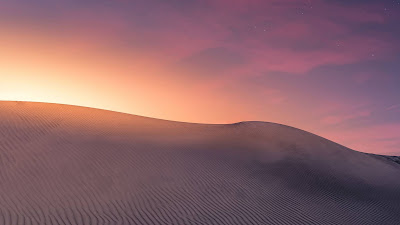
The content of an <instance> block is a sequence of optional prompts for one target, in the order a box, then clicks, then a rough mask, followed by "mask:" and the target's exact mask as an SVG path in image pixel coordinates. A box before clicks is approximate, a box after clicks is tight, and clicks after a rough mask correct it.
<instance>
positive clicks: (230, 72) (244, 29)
mask: <svg viewBox="0 0 400 225" xmlns="http://www.w3.org/2000/svg"><path fill="white" fill-rule="evenodd" d="M399 21H400V0H374V1H371V0H341V1H338V0H304V1H301V0H271V1H268V0H201V1H200V0H198V1H196V0H168V1H166V0H107V1H105V0H79V1H78V0H58V1H55V0H35V1H32V0H0V35H3V36H7V35H9V36H10V37H15V36H17V37H18V40H17V41H13V42H12V43H11V42H10V43H11V44H9V46H11V47H9V48H8V49H9V51H12V50H13V49H17V47H16V46H17V45H18V46H25V45H24V44H26V43H28V42H29V45H30V46H31V45H36V44H37V45H38V46H39V45H40V46H41V47H40V49H55V47H54V46H61V47H59V48H58V47H57V48H56V50H54V51H55V52H57V54H60V55H63V54H65V55H68V54H72V53H74V52H75V53H81V52H82V53H84V54H87V55H85V57H86V58H85V59H86V60H93V61H95V60H97V57H101V58H102V60H104V62H105V63H104V62H103V61H102V63H101V65H103V66H104V67H105V68H106V69H109V70H110V71H111V70H112V69H113V66H112V65H118V71H119V72H118V73H116V72H115V73H112V72H110V73H109V74H108V75H107V74H102V75H98V79H99V80H103V81H107V82H108V84H109V85H110V87H112V88H110V89H107V90H108V91H109V96H110V98H109V99H106V100H104V101H108V102H105V103H104V104H103V105H107V106H109V108H111V109H114V110H117V111H125V112H129V113H132V114H139V115H146V116H153V117H159V118H165V119H172V120H184V121H191V122H205V123H225V122H236V121H240V120H262V121H271V122H278V123H284V124H287V125H291V126H295V127H298V128H301V129H305V130H307V131H311V132H313V133H316V134H318V135H321V136H323V137H326V138H328V139H331V140H333V141H336V142H338V143H340V144H344V145H346V146H348V147H351V148H353V149H356V150H360V151H367V152H376V153H386V154H400V98H399V97H400V88H399V87H400V74H399V73H400V44H399V41H400V22H399ZM32 37H35V38H34V40H35V41H37V42H34V41H31V40H32V39H33V38H32ZM10 39H13V38H10ZM14 39H15V38H14ZM49 39H51V40H56V41H54V42H51V43H49V41H48V40H49ZM4 40H5V39H4ZM4 40H3V39H1V38H0V41H3V44H4V46H5V45H6V44H7V43H6V42H5V41H4ZM31 42H34V43H31ZM38 43H40V44H38ZM26 45H28V44H26ZM43 46H45V47H43ZM46 46H48V47H46ZM16 51H17V50H16ZM18 51H21V50H18ZM27 51H28V50H27ZM43 52H45V51H43ZM9 53H10V52H4V51H3V53H1V55H0V60H1V59H3V60H4V59H6V58H7V57H9V56H8V55H7V54H9ZM30 54H32V55H31V57H32V58H38V57H39V56H38V57H36V55H35V54H40V57H42V58H46V57H45V56H46V54H50V53H38V52H35V53H30ZM2 57H3V58H2ZM48 57H49V58H51V57H50V56H48ZM71 58H72V59H70V58H68V59H66V60H67V61H68V60H73V58H74V57H71ZM24 60H26V59H21V58H19V59H18V63H21V62H25V61H24ZM68 62H69V61H68ZM85 62H86V61H84V60H83V61H82V64H84V63H85ZM0 65H2V64H0ZM8 65H9V64H8ZM41 65H42V64H41ZM74 65H75V64H74ZM90 65H92V64H90ZM99 65H100V63H99ZM63 66H65V65H63ZM63 66H61V67H60V70H63ZM86 66H87V67H90V66H89V63H87V65H86ZM110 68H111V69H110ZM107 71H108V70H107ZM121 71H122V72H121ZM137 71H140V73H138V72H137ZM150 71H151V72H150ZM149 74H150V75H149ZM24 76H32V77H33V76H40V75H37V74H36V75H27V74H25V75H24ZM54 76H55V77H60V79H63V80H67V81H68V79H71V82H72V79H73V78H71V77H69V76H66V75H57V76H56V75H54ZM79 76H80V77H87V78H88V80H93V77H95V76H94V75H85V74H83V73H82V74H79ZM21 77H22V75H21ZM21 77H17V76H13V77H11V75H7V74H6V72H4V71H1V70H0V83H2V84H0V88H1V85H3V86H4V87H6V86H7V85H8V84H10V85H11V83H12V82H13V81H15V80H16V79H22V78H21ZM13 79H14V80H13ZM41 79H43V80H44V81H43V83H45V84H46V85H49V83H51V82H50V81H49V80H46V79H49V78H48V77H43V78H41ZM57 79H58V78H57ZM82 80H84V79H82ZM81 82H86V81H81ZM56 83H57V81H56ZM10 85H9V86H10ZM87 85H88V86H90V85H93V84H92V83H90V82H88V83H87ZM157 85H158V86H157ZM4 87H3V88H4ZM120 89H121V90H125V92H124V94H118V93H119V92H118V93H117V90H118V91H119V90H120ZM133 89H134V90H135V96H137V95H141V96H144V97H143V98H144V99H145V100H146V104H145V103H143V104H139V103H137V105H136V107H134V106H133V105H132V106H131V107H130V108H126V107H125V108H124V107H119V105H113V102H115V99H118V101H119V102H120V104H125V105H129V104H133V103H132V100H131V99H132V98H134V96H133V95H134V94H133V92H130V91H129V90H133ZM138 89H140V90H141V91H142V92H140V91H137V90H138ZM114 90H115V91H114ZM97 91H103V92H104V89H101V90H97ZM92 92H93V93H90V94H93V95H95V92H96V88H95V87H94V88H93V91H92ZM149 92H151V93H152V94H151V96H148V93H149ZM121 93H122V92H121ZM129 93H132V94H131V95H132V96H131V95H130V94H129ZM4 96H7V93H5V92H4V91H3V92H2V91H1V90H0V99H2V98H5V97H4ZM66 98H67V97H66ZM69 99H72V98H69ZM188 99H193V101H190V100H189V101H188ZM17 100H18V99H17ZM24 100H32V99H29V98H27V99H24ZM33 100H35V99H33ZM43 101H46V99H43ZM56 101H57V102H60V103H68V104H81V105H86V106H96V105H91V103H90V102H91V101H90V100H87V102H86V103H85V102H84V103H81V102H74V101H66V100H64V99H62V98H60V99H58V100H56ZM138 101H139V100H138ZM143 101H144V100H143Z"/></svg>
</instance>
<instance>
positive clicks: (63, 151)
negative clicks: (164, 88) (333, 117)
mask: <svg viewBox="0 0 400 225" xmlns="http://www.w3.org/2000/svg"><path fill="white" fill-rule="evenodd" d="M399 178H400V164H399V163H396V160H393V159H392V160H388V158H385V157H381V156H376V155H369V154H364V153H360V152H356V151H353V150H350V149H347V148H345V147H343V146H340V145H338V144H336V143H333V142H331V141H329V140H326V139H323V138H321V137H318V136H316V135H313V134H310V133H307V132H305V131H302V130H298V129H295V128H291V127H287V126H283V125H278V124H272V123H262V122H242V123H237V124H227V125H204V124H189V123H180V122H171V121H164V120H157V119H151V118H145V117H140V116H134V115H128V114H122V113H116V112H110V111H104V110H97V109H90V108H83V107H75V106H66V105H57V104H44V103H24V102H0V224H1V225H25V224H26V225H50V224H51V225H69V224H74V225H94V224H96V225H97V224H99V225H128V224H171V225H176V224H177V225H179V224H182V225H186V224H225V225H232V224H286V225H289V224H307V225H312V224H363V225H365V224H380V225H383V224H391V225H393V224H400V179H399Z"/></svg>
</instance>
